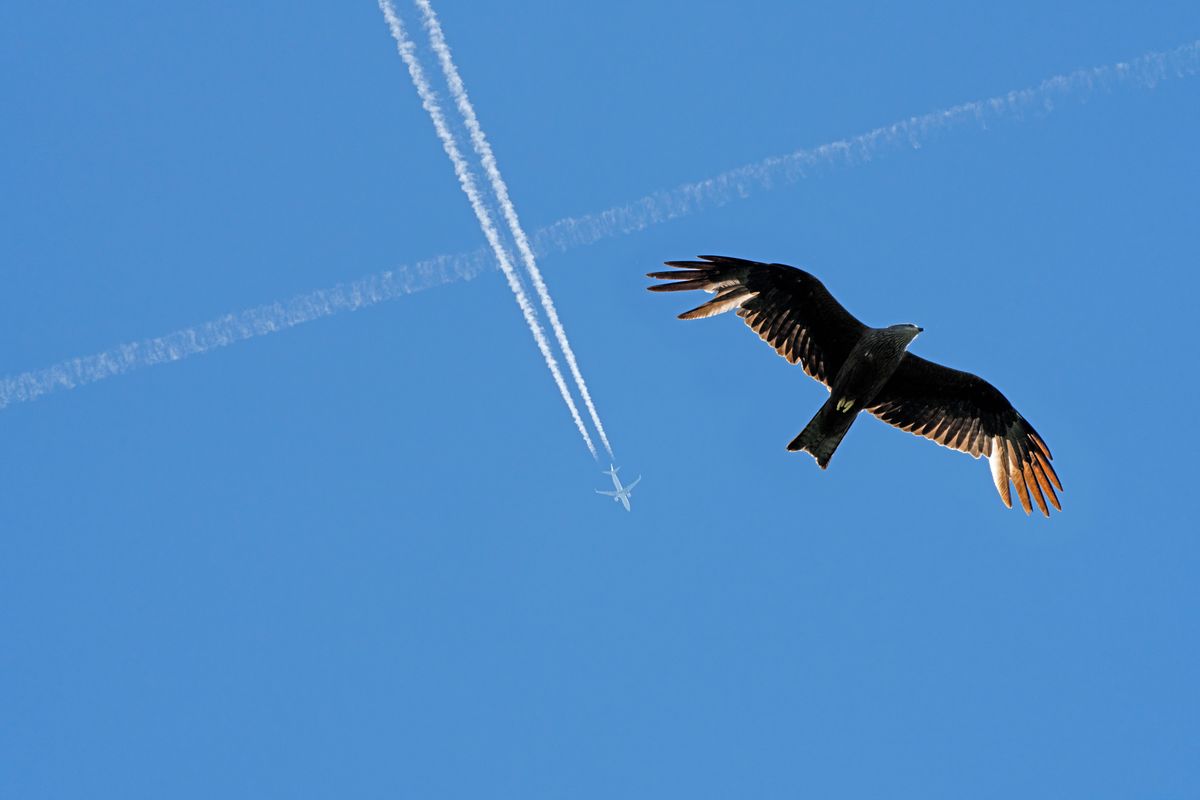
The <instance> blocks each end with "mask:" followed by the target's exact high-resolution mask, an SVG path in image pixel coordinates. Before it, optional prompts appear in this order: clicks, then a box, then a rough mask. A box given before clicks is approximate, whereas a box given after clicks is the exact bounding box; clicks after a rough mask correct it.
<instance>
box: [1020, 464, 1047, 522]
mask: <svg viewBox="0 0 1200 800" xmlns="http://www.w3.org/2000/svg"><path fill="white" fill-rule="evenodd" d="M1032 461H1033V459H1031V458H1028V457H1027V458H1026V459H1025V463H1024V464H1022V465H1021V466H1022V472H1023V473H1024V475H1025V484H1026V485H1027V486H1028V487H1029V494H1030V496H1031V497H1032V498H1033V501H1034V502H1035V503H1037V506H1038V509H1039V510H1040V511H1041V512H1042V516H1045V517H1049V516H1050V509H1048V508H1046V498H1044V497H1042V489H1041V486H1039V485H1038V482H1037V477H1035V475H1034V472H1033V463H1032Z"/></svg>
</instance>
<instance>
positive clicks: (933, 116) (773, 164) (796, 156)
mask: <svg viewBox="0 0 1200 800" xmlns="http://www.w3.org/2000/svg"><path fill="white" fill-rule="evenodd" d="M385 13H386V12H385ZM1197 74H1200V41H1196V42H1192V43H1191V44H1186V45H1183V46H1181V47H1177V48H1175V49H1173V50H1166V51H1154V52H1150V53H1147V54H1145V55H1143V56H1140V57H1138V58H1136V59H1133V60H1132V61H1129V62H1119V63H1117V64H1112V65H1109V66H1104V67H1095V68H1092V69H1083V70H1077V71H1075V72H1071V73H1067V74H1063V75H1057V76H1055V77H1052V78H1049V79H1047V80H1045V81H1042V83H1040V84H1038V85H1037V86H1034V87H1031V88H1028V89H1020V90H1017V91H1012V92H1009V93H1007V94H1003V95H998V96H996V97H992V98H989V99H987V100H980V101H976V102H973V103H963V104H961V105H957V106H953V107H951V108H948V109H945V110H943V111H934V112H932V113H929V114H924V115H922V116H917V117H910V118H909V119H907V120H903V121H901V122H897V123H895V124H892V125H888V126H885V127H882V128H876V129H875V130H873V131H870V132H868V133H865V134H862V135H859V136H854V137H852V138H849V139H842V140H839V141H836V142H831V143H829V144H825V145H821V146H820V147H815V148H809V149H803V150H797V151H795V152H793V153H790V154H788V155H784V156H774V157H771V158H767V159H764V160H762V161H758V162H755V163H753V164H748V165H746V166H743V167H738V168H736V169H732V170H729V171H728V172H723V173H721V174H719V175H716V176H713V177H711V178H707V179H705V180H701V181H696V182H694V183H685V184H682V185H680V186H677V187H675V188H674V189H668V190H663V191H659V192H655V193H653V194H649V195H646V196H645V197H642V198H641V199H639V200H635V201H633V202H631V203H626V204H625V205H619V206H614V207H612V208H609V209H606V210H604V211H600V212H597V213H594V214H586V215H582V216H577V217H566V218H564V219H561V220H559V221H558V222H555V223H553V224H551V225H548V226H547V227H545V228H541V229H540V230H537V231H535V232H534V233H533V237H532V244H533V252H534V253H536V254H537V255H539V256H542V257H545V256H547V255H549V254H551V253H555V252H566V251H568V250H571V249H573V248H576V247H582V246H584V245H588V244H592V243H594V242H597V241H600V240H602V239H608V238H612V237H615V236H621V235H624V234H627V233H632V232H635V231H640V230H644V229H646V228H649V227H652V226H654V225H658V224H660V223H663V222H667V221H669V220H673V219H679V218H682V217H686V216H689V215H691V214H696V213H698V212H700V211H703V210H705V209H708V208H714V207H718V206H722V205H726V204H728V203H731V202H733V201H735V200H740V199H742V198H745V197H749V196H750V195H751V194H753V193H754V192H755V191H768V190H770V189H773V188H775V187H777V186H784V185H788V184H791V183H795V182H797V181H799V180H801V179H803V178H805V177H807V176H808V175H809V174H811V173H812V172H816V171H818V170H820V169H824V168H837V167H839V166H854V165H857V164H861V163H865V162H866V161H869V160H870V159H871V158H874V157H875V156H878V155H883V154H885V153H887V152H888V151H889V150H890V149H897V148H899V147H902V146H909V147H914V148H919V147H921V146H922V145H924V144H925V143H927V142H928V141H930V140H931V139H932V138H933V137H934V135H935V134H937V133H938V132H941V131H945V130H949V129H951V128H954V127H957V126H965V125H971V124H974V125H975V126H976V127H979V128H986V127H987V126H988V124H989V123H990V122H993V121H1000V120H1001V119H1003V118H1005V117H1012V116H1017V115H1020V114H1022V113H1024V112H1026V111H1035V110H1036V111H1041V112H1045V113H1049V112H1051V111H1053V110H1054V109H1055V107H1056V105H1057V104H1063V103H1067V102H1072V101H1073V102H1077V103H1078V102H1084V101H1086V100H1088V99H1090V98H1092V97H1094V96H1096V95H1097V94H1099V93H1101V92H1106V91H1113V90H1116V89H1122V88H1124V89H1152V88H1154V87H1155V86H1157V85H1158V84H1159V83H1162V82H1164V81H1167V80H1171V79H1179V78H1189V77H1193V76H1195V75H1197ZM492 269H495V267H494V266H492V264H491V263H490V259H489V257H488V250H487V249H486V248H476V249H474V250H470V251H467V252H462V253H455V254H451V255H445V256H440V257H438V258H435V259H430V260H427V261H421V262H418V263H416V264H413V265H409V266H400V267H396V268H395V269H393V270H388V271H385V272H379V273H375V274H373V275H368V276H366V277H364V278H361V279H359V280H356V281H354V282H352V283H348V284H338V285H337V286H333V287H330V288H328V289H319V290H316V291H313V292H309V293H307V294H299V295H296V296H294V297H292V298H290V299H288V300H284V301H281V302H277V303H269V304H267V305H262V306H257V307H255V308H250V309H246V310H243V311H239V312H236V313H233V314H226V315H225V316H222V317H217V318H216V319H213V320H209V321H208V322H204V323H201V324H200V325H196V326H194V327H190V328H184V329H182V330H178V331H175V332H173V333H169V334H167V335H165V336H159V337H156V338H152V339H143V340H141V341H137V342H128V343H126V344H122V345H119V346H117V347H114V348H112V349H110V350H105V351H103V352H101V353H95V354H93V355H89V356H83V357H80V358H72V359H68V360H66V361H61V362H59V363H57V364H53V365H51V366H49V367H44V368H42V369H36V370H31V371H28V372H22V373H19V374H15V375H10V376H8V377H5V378H0V409H4V408H7V407H8V406H11V405H15V404H17V403H25V402H29V401H32V400H36V399H38V398H39V397H42V396H44V395H46V394H49V393H51V392H56V391H59V390H63V389H75V388H77V387H79V386H85V385H87V384H89V383H95V382H96V381H99V380H103V379H105V378H110V377H113V376H114V375H122V374H124V373H126V372H131V371H133V370H135V369H141V368H143V367H151V366H155V365H156V364H163V363H168V362H172V361H179V360H181V359H184V358H188V357H190V356H194V355H199V354H201V353H207V352H209V351H210V350H215V349H218V348H221V347H226V346H228V345H231V344H235V343H237V342H240V341H242V340H245V339H251V338H254V337H257V336H264V335H266V334H269V333H276V332H278V331H281V330H287V329H288V328H292V327H294V326H296V325H300V324H302V323H305V322H310V321H312V320H315V319H320V318H322V317H328V316H332V315H333V314H340V313H342V312H344V311H357V310H359V309H361V308H366V307H368V306H373V305H375V304H377V303H382V302H384V301H386V300H394V299H397V298H400V297H404V296H405V295H409V294H413V293H415V292H420V291H424V290H426V289H431V288H433V287H434V286H440V285H443V284H448V283H456V282H458V281H463V280H470V279H472V278H476V277H478V276H479V275H482V274H483V273H484V272H487V271H490V270H492Z"/></svg>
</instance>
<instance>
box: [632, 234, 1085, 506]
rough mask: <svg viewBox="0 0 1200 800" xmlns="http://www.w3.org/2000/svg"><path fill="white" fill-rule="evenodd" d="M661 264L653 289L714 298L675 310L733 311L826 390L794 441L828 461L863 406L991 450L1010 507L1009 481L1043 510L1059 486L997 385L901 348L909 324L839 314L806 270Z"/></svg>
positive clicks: (712, 260) (930, 433)
mask: <svg viewBox="0 0 1200 800" xmlns="http://www.w3.org/2000/svg"><path fill="white" fill-rule="evenodd" d="M700 258H701V259H703V260H702V261H668V262H667V266H669V267H677V268H678V269H676V270H675V271H672V272H651V273H649V276H650V277H652V278H658V279H663V280H674V281H676V283H668V284H660V285H655V286H651V287H649V288H650V289H651V290H653V291H665V292H670V291H685V290H690V289H701V290H704V291H707V292H711V293H714V294H715V295H716V296H715V297H714V298H713V299H712V300H710V301H709V302H707V303H704V304H703V305H701V306H699V307H697V308H694V309H692V310H691V311H687V312H684V313H683V314H680V315H679V317H680V319H702V318H705V317H710V316H713V315H715V314H721V313H724V312H726V311H730V310H732V309H734V308H736V309H737V310H738V311H737V313H738V316H740V317H742V318H743V319H744V320H745V321H746V324H747V325H749V326H750V327H751V329H753V330H754V332H755V333H757V334H758V335H759V336H760V337H761V338H762V339H763V340H764V341H766V342H767V343H768V344H770V345H771V346H772V347H774V348H775V351H776V352H777V353H779V354H780V355H781V356H783V357H784V358H786V359H787V360H788V361H789V362H791V363H793V364H797V363H798V364H800V366H801V367H803V368H804V371H805V372H806V373H808V374H809V375H810V376H811V377H813V378H815V379H816V380H818V381H820V382H821V383H823V384H825V386H826V387H828V388H829V390H830V395H829V400H827V401H826V402H825V404H824V405H823V406H822V407H821V409H820V410H819V411H818V412H817V414H816V415H815V416H814V417H813V418H812V421H810V422H809V424H808V425H807V426H806V427H805V428H804V430H803V431H802V432H801V433H800V435H798V436H797V437H796V438H795V439H793V440H792V442H791V444H789V445H788V449H789V450H804V451H806V452H808V453H810V454H811V455H812V456H813V457H814V458H816V460H817V463H818V464H819V465H820V466H821V467H822V468H825V467H827V466H828V464H829V459H830V458H831V457H832V456H833V453H834V451H835V450H836V449H837V447H838V445H839V444H840V443H841V441H842V437H844V436H845V435H846V432H847V431H849V429H850V426H851V425H852V424H853V423H854V420H855V419H856V418H857V416H858V412H860V411H863V410H865V411H868V412H869V413H871V414H872V415H874V416H876V417H878V418H879V419H881V420H883V421H884V422H887V423H888V424H890V425H894V426H896V427H898V428H901V429H903V430H907V431H910V432H912V433H915V434H917V435H920V436H924V437H926V438H929V439H932V440H933V441H935V442H937V443H939V444H942V445H944V446H946V447H950V448H953V449H956V450H960V451H963V452H966V453H969V454H970V455H972V456H974V457H976V458H978V457H979V456H981V455H986V456H988V460H989V463H990V465H991V470H992V477H993V480H994V481H995V484H996V489H997V491H998V492H999V493H1000V497H1001V499H1002V500H1003V501H1004V503H1005V505H1007V506H1010V507H1011V505H1012V497H1011V494H1010V491H1009V483H1010V482H1011V483H1012V484H1013V485H1014V486H1016V487H1017V495H1018V497H1019V498H1020V500H1021V505H1022V506H1023V507H1024V509H1025V511H1026V513H1028V512H1029V511H1030V510H1031V508H1032V506H1031V505H1030V498H1031V497H1032V498H1033V500H1034V501H1036V502H1037V505H1038V508H1039V509H1040V510H1041V511H1042V513H1043V514H1046V515H1047V516H1049V513H1050V512H1049V509H1048V508H1047V506H1046V499H1047V498H1048V499H1049V501H1050V503H1051V504H1052V505H1053V506H1054V507H1055V508H1056V509H1060V510H1061V506H1060V505H1059V502H1058V496H1057V495H1056V494H1055V492H1054V488H1053V487H1057V488H1058V489H1059V490H1060V491H1061V490H1062V484H1061V483H1060V482H1059V480H1058V476H1057V475H1056V474H1055V472H1054V469H1053V467H1051V466H1050V459H1051V456H1050V450H1049V449H1048V448H1047V447H1046V444H1045V442H1044V441H1042V438H1041V437H1040V436H1039V435H1038V434H1037V431H1035V430H1034V429H1033V426H1032V425H1030V424H1029V423H1028V422H1027V421H1026V420H1025V419H1024V418H1023V417H1022V416H1021V415H1020V414H1019V413H1017V411H1016V409H1014V408H1013V407H1012V404H1010V403H1009V402H1008V400H1007V399H1006V398H1005V397H1004V395H1002V394H1001V393H1000V392H999V391H998V390H997V389H996V388H995V387H994V386H992V385H991V384H990V383H988V382H987V381H985V380H983V379H982V378H980V377H978V376H976V375H972V374H970V373H968V372H961V371H959V370H955V369H950V368H949V367H943V366H941V365H940V364H934V363H932V362H930V361H926V360H925V359H923V358H920V357H919V356H916V355H913V354H912V353H908V352H907V348H908V345H909V343H911V342H912V340H913V339H914V338H915V337H916V335H917V334H918V333H920V332H921V329H920V328H918V327H917V326H915V325H892V326H890V327H887V328H869V327H867V326H866V325H864V324H863V323H861V322H859V321H858V319H856V318H855V317H854V316H853V315H852V314H850V313H849V312H848V311H846V309H845V308H843V307H842V306H841V304H839V303H838V302H837V300H835V299H834V298H833V296H832V295H831V294H830V293H829V291H828V290H827V289H826V288H825V286H824V285H823V284H822V283H821V282H820V281H819V280H817V279H816V278H815V277H813V276H812V275H811V274H809V273H808V272H805V271H804V270H801V269H796V268H795V267H790V266H787V265H785V264H763V263H759V262H755V261H746V260H743V259H738V258H727V257H723V256H700Z"/></svg>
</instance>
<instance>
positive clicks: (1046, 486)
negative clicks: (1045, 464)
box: [1032, 458, 1062, 511]
mask: <svg viewBox="0 0 1200 800" xmlns="http://www.w3.org/2000/svg"><path fill="white" fill-rule="evenodd" d="M1032 465H1033V475H1034V477H1035V478H1037V482H1038V486H1040V487H1041V490H1042V492H1043V493H1044V494H1045V495H1046V499H1047V500H1049V501H1050V505H1052V506H1054V508H1055V509H1056V510H1058V511H1062V506H1061V505H1059V503H1058V495H1056V494H1055V493H1054V487H1053V486H1051V485H1050V481H1048V480H1046V472H1045V471H1044V470H1043V469H1042V465H1041V462H1040V461H1039V460H1038V459H1036V458H1034V459H1032Z"/></svg>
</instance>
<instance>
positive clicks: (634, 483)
mask: <svg viewBox="0 0 1200 800" xmlns="http://www.w3.org/2000/svg"><path fill="white" fill-rule="evenodd" d="M641 479H642V476H641V475H638V476H637V479H636V480H634V482H633V483H631V484H629V485H628V486H626V487H625V491H627V492H628V491H630V490H632V489H633V487H635V486H637V485H638V481H640V480H641Z"/></svg>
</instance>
